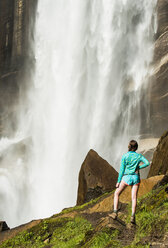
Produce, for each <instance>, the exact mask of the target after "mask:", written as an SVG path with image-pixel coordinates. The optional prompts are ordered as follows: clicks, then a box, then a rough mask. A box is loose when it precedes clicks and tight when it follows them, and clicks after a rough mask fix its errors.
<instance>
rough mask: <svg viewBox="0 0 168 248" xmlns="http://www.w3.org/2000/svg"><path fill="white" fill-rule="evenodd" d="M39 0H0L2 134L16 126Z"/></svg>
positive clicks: (0, 108) (30, 60)
mask: <svg viewBox="0 0 168 248" xmlns="http://www.w3.org/2000/svg"><path fill="white" fill-rule="evenodd" d="M36 4H37V0H13V1H11V0H1V1H0V30H1V36H0V113H1V115H0V136H2V135H9V133H10V131H11V132H12V130H14V129H15V107H16V104H17V100H18V94H19V83H21V84H23V83H24V80H22V79H23V77H24V73H25V65H27V64H30V63H32V61H33V55H32V52H31V50H30V39H32V38H33V24H34V20H35V11H36Z"/></svg>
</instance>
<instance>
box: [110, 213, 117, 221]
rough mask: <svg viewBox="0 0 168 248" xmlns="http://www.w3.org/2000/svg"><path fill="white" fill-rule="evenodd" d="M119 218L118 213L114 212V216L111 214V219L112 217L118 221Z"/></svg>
mask: <svg viewBox="0 0 168 248" xmlns="http://www.w3.org/2000/svg"><path fill="white" fill-rule="evenodd" d="M117 216H118V213H117V212H113V213H112V214H109V217H111V218H112V219H113V220H116V219H117Z"/></svg>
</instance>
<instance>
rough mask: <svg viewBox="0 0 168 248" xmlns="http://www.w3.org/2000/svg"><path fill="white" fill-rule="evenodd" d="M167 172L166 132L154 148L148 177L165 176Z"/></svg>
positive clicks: (167, 135) (167, 145) (167, 133)
mask: <svg viewBox="0 0 168 248" xmlns="http://www.w3.org/2000/svg"><path fill="white" fill-rule="evenodd" d="M167 172H168V131H167V132H165V133H164V134H163V135H162V136H161V138H160V140H159V143H158V145H157V147H156V150H155V152H154V154H153V160H152V164H151V167H150V170H149V174H148V177H152V176H156V175H160V174H166V173H167Z"/></svg>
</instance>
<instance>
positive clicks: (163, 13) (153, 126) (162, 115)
mask: <svg viewBox="0 0 168 248" xmlns="http://www.w3.org/2000/svg"><path fill="white" fill-rule="evenodd" d="M157 21H158V29H157V34H156V41H155V47H154V58H153V66H154V67H153V75H152V76H151V79H150V87H149V89H150V95H149V99H150V131H151V132H152V133H154V134H155V135H156V136H160V135H161V133H162V132H163V131H164V130H166V129H167V120H168V108H167V104H168V84H167V81H168V72H167V68H168V42H167V40H168V1H165V0H158V3H157Z"/></svg>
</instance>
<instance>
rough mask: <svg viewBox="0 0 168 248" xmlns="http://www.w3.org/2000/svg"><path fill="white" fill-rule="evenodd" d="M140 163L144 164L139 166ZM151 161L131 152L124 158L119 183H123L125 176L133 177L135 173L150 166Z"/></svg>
mask: <svg viewBox="0 0 168 248" xmlns="http://www.w3.org/2000/svg"><path fill="white" fill-rule="evenodd" d="M140 162H143V164H142V165H139V163H140ZM149 164H150V163H149V161H148V160H147V159H146V158H145V157H144V156H142V155H141V154H138V153H136V152H133V151H129V152H127V153H125V154H124V155H123V156H122V159H121V166H120V172H119V176H118V181H117V182H118V183H120V182H121V180H122V177H123V175H133V174H135V171H139V169H143V168H145V167H147V166H149Z"/></svg>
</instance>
